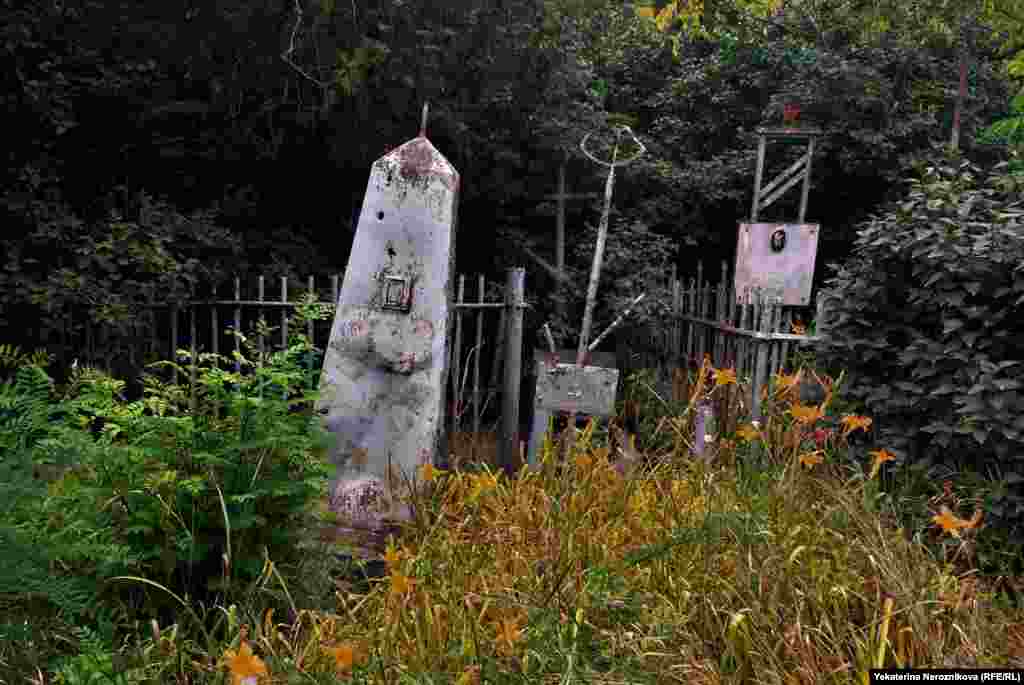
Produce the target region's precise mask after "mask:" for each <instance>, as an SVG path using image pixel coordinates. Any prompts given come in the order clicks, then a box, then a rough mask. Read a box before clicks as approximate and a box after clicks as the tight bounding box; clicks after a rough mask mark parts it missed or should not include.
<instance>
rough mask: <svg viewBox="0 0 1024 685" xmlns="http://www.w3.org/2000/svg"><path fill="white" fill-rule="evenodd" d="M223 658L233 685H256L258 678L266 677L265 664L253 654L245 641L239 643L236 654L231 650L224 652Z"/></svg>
mask: <svg viewBox="0 0 1024 685" xmlns="http://www.w3.org/2000/svg"><path fill="white" fill-rule="evenodd" d="M224 658H225V659H226V660H227V667H228V670H229V671H231V682H232V684H233V685H256V683H257V682H258V680H259V677H260V676H265V675H267V666H266V664H264V663H263V660H262V659H260V658H259V657H258V656H256V655H255V654H253V652H252V647H250V646H249V643H248V642H247V641H245V640H242V641H241V642H240V643H239V645H238V651H237V652H235V651H234V650H232V649H229V650H227V651H225V652H224Z"/></svg>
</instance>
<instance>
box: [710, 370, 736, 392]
mask: <svg viewBox="0 0 1024 685" xmlns="http://www.w3.org/2000/svg"><path fill="white" fill-rule="evenodd" d="M711 373H713V374H714V376H715V387H716V388H717V387H719V386H722V385H736V369H721V370H719V369H715V370H714V371H712V372H711Z"/></svg>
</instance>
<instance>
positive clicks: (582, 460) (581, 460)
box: [574, 454, 594, 471]
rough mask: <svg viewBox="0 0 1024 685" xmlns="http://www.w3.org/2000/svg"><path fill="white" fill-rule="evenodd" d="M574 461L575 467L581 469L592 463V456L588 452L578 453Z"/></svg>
mask: <svg viewBox="0 0 1024 685" xmlns="http://www.w3.org/2000/svg"><path fill="white" fill-rule="evenodd" d="M574 461H575V462H576V468H578V469H579V470H581V471H583V470H586V469H587V468H589V467H590V465H591V464H593V463H594V457H592V456H591V455H589V454H579V455H577V456H576V459H575V460H574Z"/></svg>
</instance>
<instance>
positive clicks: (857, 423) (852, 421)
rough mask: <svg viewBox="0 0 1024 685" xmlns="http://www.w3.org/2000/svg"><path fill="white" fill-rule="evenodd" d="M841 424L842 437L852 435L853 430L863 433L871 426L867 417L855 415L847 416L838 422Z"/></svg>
mask: <svg viewBox="0 0 1024 685" xmlns="http://www.w3.org/2000/svg"><path fill="white" fill-rule="evenodd" d="M839 422H840V423H842V424H843V437H844V438H845V437H846V436H847V435H849V434H850V433H852V432H853V431H855V430H858V429H860V430H862V431H864V432H865V433H866V432H867V430H868V427H869V426H870V425H871V419H870V418H869V417H867V416H857V415H855V414H847V415H846V416H844V417H843V418H841V419H840V420H839Z"/></svg>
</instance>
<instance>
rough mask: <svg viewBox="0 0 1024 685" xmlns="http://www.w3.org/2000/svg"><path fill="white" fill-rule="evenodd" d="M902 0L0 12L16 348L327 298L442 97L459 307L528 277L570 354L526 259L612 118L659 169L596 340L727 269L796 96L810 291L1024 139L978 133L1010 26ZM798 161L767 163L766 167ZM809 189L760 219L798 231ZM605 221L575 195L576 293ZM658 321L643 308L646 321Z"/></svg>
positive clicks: (631, 229)
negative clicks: (879, 229)
mask: <svg viewBox="0 0 1024 685" xmlns="http://www.w3.org/2000/svg"><path fill="white" fill-rule="evenodd" d="M889 4H891V5H892V7H889V5H887V4H886V3H845V4H843V3H838V4H834V5H835V6H834V7H832V6H831V5H825V4H822V3H816V2H810V1H809V0H806V1H804V2H790V3H787V4H786V5H785V6H782V5H781V4H780V3H771V2H757V1H753V0H748V1H741V0H718V1H717V2H714V3H711V2H707V3H705V4H704V5H702V7H703V9H702V10H700V11H699V12H697V13H696V14H693V13H690V14H687V12H686V9H685V8H686V6H687V5H686V3H682V5H683V8H682V9H680V10H679V11H677V12H676V13H675V15H674V16H670V15H669V14H667V13H665V12H662V13H661V15H660V18H659V19H658V20H657V21H655V20H653V19H650V18H647V17H646V16H640V15H651V14H655V13H657V12H659V11H662V10H664V9H665V8H666V6H667V5H668V4H667V3H665V2H659V3H656V6H654V7H653V8H648V9H644V8H642V7H634V6H632V5H630V4H629V3H626V4H625V5H624V4H623V3H621V2H608V1H598V0H571V1H570V0H544V1H542V0H454V1H449V2H444V3H425V2H403V1H400V0H390V1H378V0H370V1H365V0H361V1H360V2H358V3H357V2H355V1H354V0H353V1H351V2H346V1H341V0H339V1H335V0H319V1H316V2H309V1H308V0H246V1H245V2H241V1H234V0H223V1H219V2H216V3H209V2H191V1H188V0H185V1H182V2H162V3H154V2H141V3H140V2H114V1H107V2H99V1H95V0H64V1H57V0H53V1H51V0H47V1H45V2H34V3H17V2H13V1H12V0H5V1H4V2H3V3H2V14H3V21H2V24H0V25H2V27H3V28H2V29H0V30H2V47H0V62H2V65H3V68H2V71H0V73H2V74H3V79H4V88H3V89H2V95H0V97H2V98H3V105H4V111H5V112H6V113H7V117H6V120H7V124H6V125H5V133H6V135H5V136H4V141H5V144H4V151H5V153H6V160H5V164H4V166H3V169H2V171H0V174H2V175H3V180H2V183H0V226H2V229H0V237H2V241H3V242H2V245H3V247H2V251H3V252H2V260H3V270H2V271H0V324H2V325H3V326H4V330H5V335H4V338H5V341H6V342H8V343H12V344H19V345H22V346H24V347H27V348H34V347H39V346H44V347H47V348H48V349H50V350H51V351H53V352H55V353H57V354H58V357H59V358H60V359H61V361H62V363H63V364H65V365H66V364H67V363H69V362H70V361H71V359H72V358H73V357H75V356H76V355H77V354H79V353H80V352H79V351H78V350H76V349H68V347H69V346H71V347H74V346H75V345H79V346H80V343H70V342H67V341H65V342H64V343H63V347H62V343H61V340H60V338H59V336H58V335H57V331H58V330H59V329H60V328H61V326H62V325H63V323H62V322H66V317H67V315H68V313H69V312H73V313H74V314H75V316H76V319H75V322H74V323H73V327H75V328H76V329H77V328H80V327H81V325H82V322H83V321H84V318H85V317H88V318H90V319H91V320H93V321H94V322H105V323H107V324H109V325H111V326H112V327H114V328H115V329H116V328H118V327H121V329H122V330H128V329H127V328H126V326H127V325H128V322H130V321H132V320H134V319H136V318H137V317H138V316H139V313H140V312H141V311H142V307H141V303H142V302H144V301H145V300H146V299H147V298H150V297H155V298H157V299H159V300H160V301H163V302H165V303H168V302H173V301H179V300H184V299H188V297H189V293H190V291H195V293H196V295H197V296H203V295H204V294H206V293H209V292H210V289H211V288H215V287H216V288H224V287H227V286H228V284H230V283H231V279H232V278H233V277H234V276H235V275H239V276H241V277H242V278H243V280H244V282H245V283H246V286H245V288H246V291H247V292H252V288H253V284H254V280H253V279H255V277H256V276H257V275H264V276H266V277H267V279H268V281H267V282H268V284H271V285H269V286H268V287H269V288H270V290H269V291H268V297H269V298H273V297H275V296H276V295H275V294H274V292H275V291H274V290H273V289H275V288H277V285H276V283H277V278H278V277H280V276H282V275H286V276H288V277H289V281H290V284H294V286H291V285H290V290H291V289H293V288H294V290H293V292H294V294H295V296H298V295H299V294H301V292H302V289H303V286H302V285H300V284H304V283H305V282H306V278H307V277H308V276H310V275H316V276H317V280H318V283H319V284H321V286H322V287H323V286H325V285H326V284H327V283H328V280H327V276H329V275H333V274H337V273H340V272H343V270H344V267H345V264H346V262H347V259H348V253H349V249H350V246H351V241H352V237H353V234H354V230H355V221H356V219H357V217H358V213H359V209H360V206H361V201H362V195H363V193H364V191H365V184H366V181H367V177H368V173H369V169H370V165H371V164H372V162H373V161H374V160H375V159H376V158H378V157H380V156H381V155H383V154H384V153H385V152H386V151H388V150H390V149H391V148H393V147H395V146H397V145H399V144H401V143H403V142H405V141H406V140H408V139H410V138H412V137H414V136H415V135H416V133H417V130H418V127H419V115H420V110H421V107H422V105H423V103H424V102H429V103H430V121H429V126H428V135H429V137H430V139H431V140H432V142H433V143H434V144H435V145H436V146H437V147H438V149H440V150H441V152H442V153H443V154H444V155H446V156H447V157H448V159H449V160H450V161H451V162H452V163H453V164H454V165H455V166H456V168H457V169H458V170H459V172H460V173H461V176H462V188H461V205H460V209H459V224H458V236H457V249H456V257H457V271H458V273H464V274H468V275H469V276H470V279H469V280H470V282H471V283H473V284H474V288H473V289H472V290H471V292H470V296H474V295H475V278H473V275H474V274H476V273H480V272H483V273H485V274H486V275H487V277H488V280H489V281H495V282H499V283H500V282H501V281H502V279H503V270H504V269H505V268H507V267H510V266H517V265H522V266H525V267H527V269H528V272H527V289H528V297H529V299H530V301H531V302H532V303H533V304H534V305H535V307H534V309H533V310H531V313H530V315H529V316H530V319H529V320H528V322H527V323H528V329H529V328H530V327H531V326H532V327H533V328H536V327H537V326H539V325H540V324H541V323H543V322H544V321H548V320H550V321H552V322H553V324H554V325H553V329H554V331H555V334H556V337H557V338H558V342H559V343H560V344H562V345H572V344H573V343H574V342H575V332H576V329H577V327H578V323H577V322H578V321H579V312H580V309H581V306H582V299H583V292H584V290H585V288H583V287H573V288H569V289H564V288H563V289H559V288H557V287H556V285H557V282H556V281H555V280H554V279H553V278H552V277H551V276H550V274H549V273H547V271H545V269H544V267H542V266H541V265H540V264H539V263H538V262H537V261H536V258H535V257H533V256H530V253H531V252H532V253H533V254H534V255H538V256H541V257H542V258H543V259H545V260H547V261H549V262H553V261H554V227H555V218H554V207H555V205H554V203H553V202H552V201H551V200H549V199H546V198H545V197H544V196H545V195H547V194H550V193H553V192H554V191H555V189H556V176H557V169H558V166H559V164H560V163H561V161H562V160H563V159H566V160H567V176H568V183H569V190H570V191H575V192H580V191H591V192H593V191H601V190H602V189H603V181H604V178H605V170H604V169H603V168H601V167H598V166H596V165H595V164H593V163H591V162H590V161H588V160H587V159H586V158H584V157H583V156H582V155H581V154H579V150H578V144H579V141H580V140H581V138H582V137H583V136H584V135H585V134H586V133H588V132H595V135H596V136H597V137H598V138H599V139H603V140H604V141H605V142H606V143H607V142H608V141H610V140H611V135H610V131H611V130H612V128H611V127H612V126H614V125H619V124H628V125H630V126H632V127H633V130H634V131H635V132H636V133H637V135H638V136H639V137H640V138H641V140H642V141H643V142H644V144H645V145H646V146H647V150H648V153H647V154H646V155H645V156H644V157H643V158H642V159H640V160H639V161H637V162H636V163H634V164H632V165H630V166H628V167H625V168H623V169H622V170H621V171H620V173H619V174H618V176H617V185H616V188H615V201H614V212H613V215H612V220H611V237H610V243H609V248H608V253H607V256H606V266H605V272H604V275H603V279H602V297H601V304H600V307H599V310H598V316H597V322H596V326H597V329H598V330H600V329H601V328H603V326H604V325H606V324H607V323H608V322H609V321H610V320H611V319H612V318H613V317H614V315H615V314H616V313H617V312H618V311H619V310H620V309H621V308H622V306H623V304H624V303H625V302H626V301H628V300H629V299H631V298H632V297H633V296H635V294H636V293H637V292H639V290H641V289H645V288H646V289H655V290H656V286H659V287H660V285H662V284H663V283H664V279H665V278H666V276H667V274H668V273H669V269H671V268H672V267H673V266H674V267H675V268H676V269H677V271H678V273H679V274H680V275H682V276H684V277H688V276H690V275H692V274H694V273H695V268H696V262H697V261H698V260H703V262H704V264H705V266H706V273H708V272H710V274H712V276H711V280H712V281H714V280H716V279H717V274H718V271H719V269H718V264H719V262H720V260H727V261H729V262H731V260H732V258H733V250H734V244H735V235H736V224H737V222H738V221H740V220H742V219H743V218H745V217H746V216H748V215H749V211H750V201H751V195H752V190H753V174H754V166H755V156H756V140H757V138H756V133H755V131H756V129H757V127H759V126H765V125H773V124H778V123H779V122H780V120H781V115H782V109H783V106H784V105H786V104H798V105H799V106H800V108H801V114H800V123H801V125H808V126H816V127H820V128H821V129H822V130H823V136H822V138H821V139H820V141H819V143H818V146H817V152H816V155H815V158H814V163H813V178H812V186H811V193H810V202H809V211H808V217H807V220H808V221H809V222H816V223H820V224H821V225H822V227H823V228H822V234H821V242H820V244H819V255H818V272H819V274H818V276H819V278H817V279H816V281H818V280H820V276H821V275H822V274H823V273H824V269H825V265H826V264H827V263H829V262H835V261H840V260H842V259H843V258H844V257H845V256H847V254H848V253H849V250H850V246H851V244H852V241H853V239H854V237H855V234H856V226H857V224H858V222H861V221H863V220H864V219H865V217H867V216H869V215H870V214H871V213H872V212H873V211H875V210H876V209H877V208H878V207H879V206H880V205H881V204H882V203H883V202H884V201H885V200H887V199H892V198H893V197H896V196H898V195H899V193H901V192H902V191H903V190H904V188H903V183H902V181H901V179H902V178H903V176H904V173H905V170H906V168H907V164H908V160H909V159H911V158H913V156H914V155H915V154H919V153H921V152H922V151H926V150H929V149H930V148H931V146H932V145H934V144H936V143H946V142H949V141H950V140H951V139H953V138H954V137H955V139H956V144H957V145H958V146H959V147H960V148H961V149H962V150H964V151H965V152H966V153H967V154H968V155H970V156H971V157H972V158H975V159H979V160H982V161H993V160H998V159H1002V158H1005V157H1006V156H1007V155H1008V154H1010V153H1011V152H1012V147H1011V146H1007V145H1005V144H1004V143H1005V141H1004V142H1003V143H1000V142H999V141H998V140H996V141H993V140H992V139H991V136H989V138H988V139H986V138H985V137H984V136H981V137H979V135H978V134H979V132H981V131H983V130H985V129H986V128H987V127H989V126H990V125H991V124H992V123H993V122H998V121H1000V120H1005V119H1006V118H1007V117H1009V116H1010V115H1012V114H1013V111H1012V110H1011V104H1010V103H1011V97H1012V95H1013V94H1014V92H1015V89H1016V88H1017V85H1016V84H1015V83H1014V82H1013V80H1012V79H1010V78H1009V77H1008V76H1007V74H1006V70H1005V68H1004V67H1005V61H1006V58H1007V55H1008V50H1007V49H1008V48H1013V40H1012V35H1010V34H1007V33H1005V32H1000V31H998V30H994V29H993V28H992V26H991V23H986V22H985V21H984V20H983V18H982V17H981V16H980V15H978V14H971V13H970V12H968V11H967V9H966V8H968V6H970V5H971V3H938V4H935V3H928V4H927V5H926V4H924V3H913V2H908V3H889ZM1010 4H1012V3H1010ZM861 5H863V7H862V6H861ZM766 8H767V9H766ZM674 9H678V8H676V6H675V5H672V7H671V8H670V10H674ZM922 12H925V13H927V21H922V16H923V15H922V14H921V13H922ZM915 13H916V14H915ZM1011 33H1012V32H1011ZM961 76H963V78H961ZM954 131H955V133H954ZM800 152H802V150H801V149H799V146H791V147H788V148H785V147H774V148H771V149H770V150H769V165H768V170H767V172H766V178H770V177H771V176H773V175H774V173H777V172H778V171H779V170H781V169H782V168H784V167H785V166H788V165H789V164H790V163H792V161H793V160H794V159H795V158H796V156H797V155H798V154H800ZM798 198H799V193H797V192H792V193H791V194H790V195H789V196H787V197H785V198H783V199H782V200H781V201H779V202H778V203H777V204H776V205H775V206H773V207H772V208H771V209H770V210H769V212H768V217H767V218H768V219H769V220H771V219H772V218H776V219H780V220H782V219H788V218H793V217H795V215H796V203H797V202H798ZM600 209H601V207H600V202H599V201H598V200H587V201H574V202H570V203H569V205H568V216H567V222H566V225H567V233H568V238H567V243H568V246H569V248H568V250H567V270H568V271H569V273H570V275H571V276H572V278H573V279H574V282H576V283H583V282H585V278H586V274H587V273H588V271H589V266H590V256H591V254H592V250H593V235H594V228H595V226H596V223H597V220H598V218H599V215H600ZM654 294H657V293H656V292H655V293H654ZM560 301H565V302H566V303H567V304H568V305H569V306H568V308H567V309H566V310H565V311H566V315H565V316H563V315H560V314H558V312H557V311H556V305H557V304H558V302H560ZM657 313H658V310H657V298H656V297H652V298H650V301H649V303H647V304H645V308H643V309H642V310H641V311H640V312H638V317H639V318H638V321H639V322H640V323H643V322H645V321H653V319H652V317H656V316H657ZM566 317H567V318H566ZM117 349H118V348H117V345H116V344H115V343H111V347H110V348H109V349H108V350H107V351H106V354H107V358H108V359H111V358H117V357H118V354H117Z"/></svg>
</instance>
